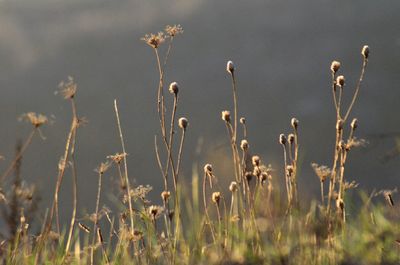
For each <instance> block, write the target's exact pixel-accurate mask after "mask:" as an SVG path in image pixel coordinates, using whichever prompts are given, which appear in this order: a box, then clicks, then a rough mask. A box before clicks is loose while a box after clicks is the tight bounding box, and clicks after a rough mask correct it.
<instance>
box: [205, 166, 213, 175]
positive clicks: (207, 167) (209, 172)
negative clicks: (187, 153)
mask: <svg viewBox="0 0 400 265" xmlns="http://www.w3.org/2000/svg"><path fill="white" fill-rule="evenodd" d="M204 173H206V174H211V173H212V165H211V164H206V165H205V166H204Z"/></svg>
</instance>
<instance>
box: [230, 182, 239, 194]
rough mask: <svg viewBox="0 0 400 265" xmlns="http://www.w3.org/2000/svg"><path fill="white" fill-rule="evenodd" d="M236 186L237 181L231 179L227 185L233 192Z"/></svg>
mask: <svg viewBox="0 0 400 265" xmlns="http://www.w3.org/2000/svg"><path fill="white" fill-rule="evenodd" d="M237 188H238V185H237V182H236V181H232V182H231V185H229V190H230V191H231V192H235V191H237Z"/></svg>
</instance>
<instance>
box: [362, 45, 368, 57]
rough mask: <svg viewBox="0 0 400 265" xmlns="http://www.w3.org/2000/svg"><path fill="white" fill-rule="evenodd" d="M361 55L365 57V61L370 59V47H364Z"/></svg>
mask: <svg viewBox="0 0 400 265" xmlns="http://www.w3.org/2000/svg"><path fill="white" fill-rule="evenodd" d="M361 54H362V56H363V57H364V59H368V57H369V47H368V45H364V47H362V50H361Z"/></svg>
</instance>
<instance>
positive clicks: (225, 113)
mask: <svg viewBox="0 0 400 265" xmlns="http://www.w3.org/2000/svg"><path fill="white" fill-rule="evenodd" d="M221 118H222V120H224V121H226V122H231V112H230V111H229V110H224V111H222V112H221Z"/></svg>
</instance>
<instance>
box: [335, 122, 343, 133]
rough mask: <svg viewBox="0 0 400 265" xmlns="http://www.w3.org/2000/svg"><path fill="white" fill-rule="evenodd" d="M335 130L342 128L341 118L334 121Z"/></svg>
mask: <svg viewBox="0 0 400 265" xmlns="http://www.w3.org/2000/svg"><path fill="white" fill-rule="evenodd" d="M336 130H337V131H341V130H343V120H342V119H340V120H338V121H337V122H336Z"/></svg>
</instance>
